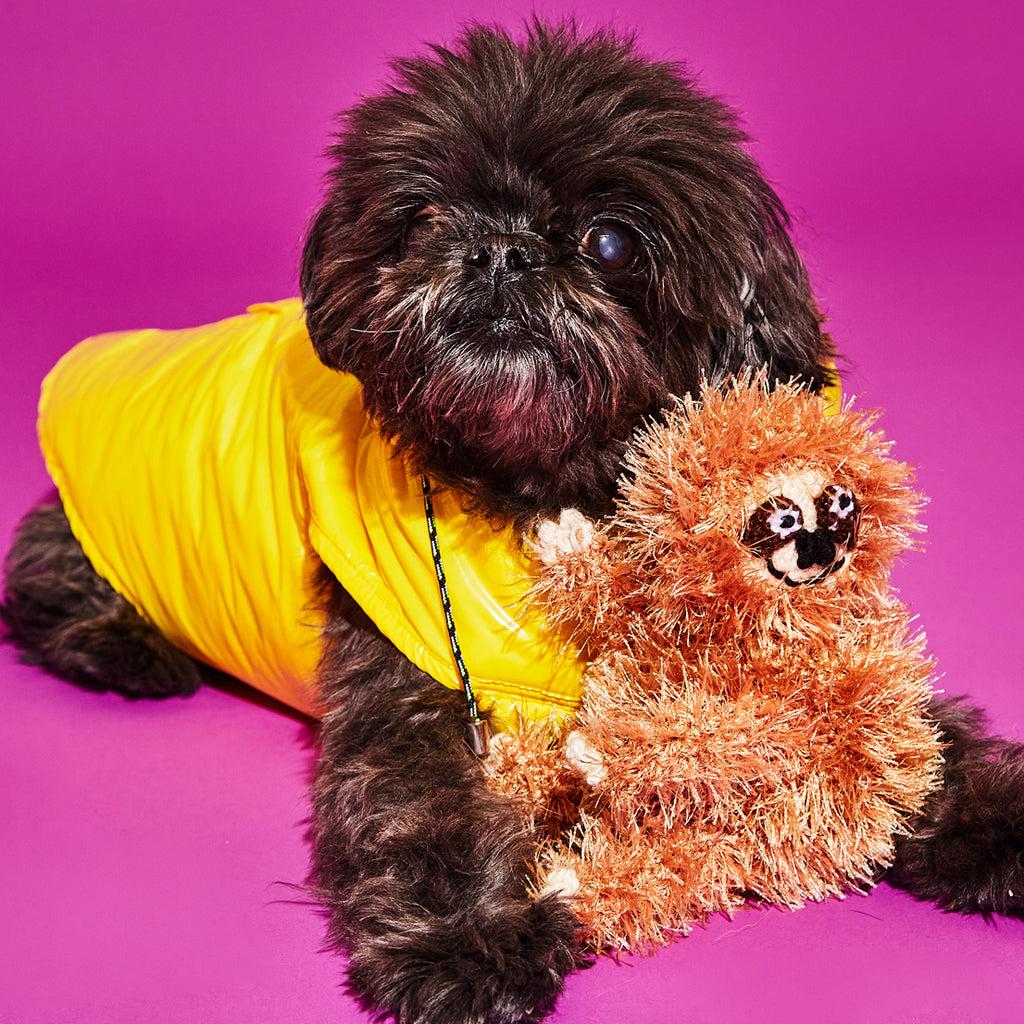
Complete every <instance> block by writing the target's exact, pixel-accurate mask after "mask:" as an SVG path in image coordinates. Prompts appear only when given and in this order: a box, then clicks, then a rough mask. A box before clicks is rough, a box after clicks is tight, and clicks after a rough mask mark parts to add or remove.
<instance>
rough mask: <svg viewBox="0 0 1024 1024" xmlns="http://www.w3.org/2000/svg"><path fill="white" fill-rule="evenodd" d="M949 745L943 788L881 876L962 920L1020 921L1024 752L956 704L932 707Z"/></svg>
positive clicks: (1023, 870)
mask: <svg viewBox="0 0 1024 1024" xmlns="http://www.w3.org/2000/svg"><path fill="white" fill-rule="evenodd" d="M930 713H931V715H932V717H933V718H934V719H935V721H936V723H937V724H938V726H939V729H940V732H941V737H942V740H943V742H944V743H945V744H946V747H945V750H944V753H943V756H944V760H945V763H944V766H943V785H942V787H941V788H940V789H938V790H937V791H936V792H935V793H933V794H932V795H931V796H930V797H929V798H928V802H927V804H926V805H925V810H924V814H922V815H921V817H920V818H919V819H918V820H917V821H916V822H915V823H914V831H913V833H912V834H911V835H910V836H907V837H904V838H902V839H900V840H898V841H897V844H896V860H895V862H894V864H893V866H892V867H891V868H890V869H889V871H888V873H887V874H886V875H885V876H884V877H885V878H886V880H887V881H888V882H890V883H891V884H892V885H895V886H897V887H898V888H901V889H906V890H907V891H908V892H910V893H912V894H913V895H915V896H916V897H918V899H922V900H932V901H934V902H936V903H938V904H939V906H940V907H942V908H943V909H944V910H951V911H958V912H959V913H963V914H984V915H986V916H987V915H989V914H1005V915H1007V916H1009V917H1018V918H1024V745H1022V744H1020V743H1014V742H1012V741H1010V740H1005V739H1000V738H998V737H993V736H990V735H988V734H987V733H986V731H985V720H984V716H983V715H982V713H981V712H980V711H978V710H977V709H976V708H972V707H971V706H969V705H967V704H963V703H961V702H960V701H959V700H950V699H943V700H938V699H937V700H933V701H932V705H931V708H930Z"/></svg>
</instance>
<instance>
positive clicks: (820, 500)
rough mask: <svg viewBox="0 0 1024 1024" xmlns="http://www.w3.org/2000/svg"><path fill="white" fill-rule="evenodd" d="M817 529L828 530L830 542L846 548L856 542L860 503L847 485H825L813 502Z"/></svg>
mask: <svg viewBox="0 0 1024 1024" xmlns="http://www.w3.org/2000/svg"><path fill="white" fill-rule="evenodd" d="M814 509H815V512H816V513H817V516H818V529H819V530H828V532H829V534H830V535H831V538H832V543H833V544H835V545H837V546H842V547H845V548H846V549H847V550H849V549H850V548H852V547H854V546H855V545H856V543H857V532H858V530H859V528H860V505H859V504H858V502H857V497H856V495H855V494H854V493H853V491H851V490H850V488H849V487H842V486H840V485H839V484H833V485H832V486H831V487H826V488H825V490H823V491H822V492H821V494H819V495H818V497H817V499H816V500H815V502H814Z"/></svg>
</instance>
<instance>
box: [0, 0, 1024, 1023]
mask: <svg viewBox="0 0 1024 1024" xmlns="http://www.w3.org/2000/svg"><path fill="white" fill-rule="evenodd" d="M645 6H646V9H643V8H642V7H641V8H630V10H629V13H624V12H623V8H622V7H621V6H620V5H619V4H617V3H612V2H608V0H588V2H587V3H586V4H584V3H578V4H576V8H575V12H576V13H577V14H578V15H579V16H580V17H581V20H582V21H583V23H584V24H598V23H604V22H606V21H609V20H614V21H615V22H616V23H617V24H619V25H620V26H622V27H626V28H629V27H633V28H636V29H637V30H638V32H639V35H640V38H641V40H642V44H643V46H644V47H645V48H646V49H647V50H648V51H650V52H653V53H655V54H657V55H659V56H667V57H671V58H679V59H687V60H689V61H691V62H692V64H693V66H694V67H696V68H698V69H701V72H702V78H703V81H704V83H705V84H706V85H707V87H708V88H710V89H711V90H713V91H715V92H717V93H720V94H722V95H724V96H726V97H728V98H729V99H730V100H732V101H734V102H735V103H736V104H737V105H738V106H739V108H740V110H741V111H742V113H743V116H744V118H745V121H746V123H747V125H748V127H749V129H750V131H751V132H752V134H753V136H754V137H755V139H756V144H755V152H756V153H757V155H758V156H759V158H760V159H761V160H762V162H763V164H764V165H765V167H766V169H767V172H768V174H769V176H770V177H771V178H772V179H773V180H774V181H775V182H776V183H777V184H778V187H779V190H780V192H781V193H782V195H783V197H784V199H785V200H786V202H787V203H788V204H789V206H790V208H791V209H792V210H793V212H794V215H795V217H796V220H797V234H798V238H799V242H800V244H801V246H802V248H803V250H804V252H805V253H806V256H807V260H808V264H809V266H810V269H811V274H812V278H813V280H814V282H815V284H816V287H817V290H818V292H819V294H820V296H821V301H822V304H823V306H824V308H825V310H826V311H827V312H828V314H829V315H830V316H831V318H832V329H833V331H834V334H835V336H836V338H837V340H838V342H839V344H840V346H841V348H842V350H843V352H844V353H845V354H846V355H847V356H848V357H849V359H850V369H849V371H848V373H847V383H846V386H847V391H848V393H850V394H856V395H858V396H860V400H861V403H862V404H865V405H879V406H883V407H885V408H887V409H888V413H887V415H886V417H885V420H884V422H885V424H886V426H887V429H888V431H889V433H890V435H891V436H893V437H894V438H896V439H897V449H896V450H897V452H898V454H899V455H900V456H902V457H904V458H907V459H910V460H912V461H914V462H916V463H917V464H918V465H919V466H920V474H919V479H920V482H921V484H922V485H923V487H924V488H925V489H926V490H927V492H928V493H929V494H930V495H931V498H932V503H931V505H930V507H929V509H928V512H927V522H928V525H929V537H930V543H929V550H928V551H927V553H925V554H923V555H915V556H913V557H912V558H911V559H910V560H909V561H908V562H907V563H906V565H905V566H904V567H902V568H901V569H900V571H899V577H898V578H899V583H900V585H901V588H902V593H903V595H904V597H905V599H906V600H908V601H910V602H911V603H912V604H913V605H914V607H915V608H916V610H917V612H918V613H919V614H920V617H921V622H922V624H923V625H924V626H925V628H926V629H927V631H928V634H929V636H930V639H931V645H932V648H933V649H934V651H935V653H936V654H937V656H938V657H939V659H940V660H941V664H942V668H943V671H944V673H945V679H944V681H943V685H944V686H946V687H947V688H948V690H949V691H950V692H963V691H969V692H971V693H972V694H974V695H975V696H976V697H977V698H978V699H979V700H980V701H981V702H983V703H984V704H985V705H986V706H987V707H988V708H989V709H990V711H991V714H992V718H993V720H994V723H995V725H996V726H997V728H998V729H999V730H1000V731H1001V732H1003V733H1005V734H1007V735H1011V736H1014V737H1016V738H1018V739H1024V693H1022V692H1021V691H1020V689H1019V688H1018V680H1019V677H1020V672H1019V665H1018V663H1019V655H1018V654H1014V647H1015V645H1016V642H1017V641H1018V640H1019V638H1020V634H1021V628H1020V622H1021V601H1020V598H1019V596H1018V595H1019V580H1020V578H1021V575H1022V572H1024V565H1022V561H1024V557H1022V544H1021V536H1022V527H1021V524H1020V521H1019V520H1020V517H1021V509H1022V508H1024V494H1022V476H1024V474H1022V465H1021V426H1020V413H1019V407H1020V401H1019V398H1018V396H1017V394H1016V393H1015V392H1016V387H1017V383H1018V380H1019V378H1020V376H1021V372H1022V362H1024V356H1022V342H1024V330H1022V326H1021V319H1022V312H1021V278H1022V271H1024V261H1022V259H1021V255H1020V253H1021V236H1022V232H1024V203H1022V198H1021V196H1022V190H1024V159H1022V158H1024V141H1022V128H1021V125H1022V116H1021V110H1020V103H1021V99H1022V91H1024V90H1022V79H1021V75H1020V71H1019V66H1020V63H1021V59H1020V40H1021V38H1022V29H1024V25H1022V24H1021V23H1020V20H1019V16H1018V15H1016V14H1014V13H1012V12H1014V11H1015V10H1016V9H1018V8H1019V3H1017V2H1016V0H1002V2H1000V0H983V2H970V3H968V2H966V0H964V2H953V3H950V2H942V0H929V2H918V0H905V2H902V3H895V4H894V3H893V2H892V0H884V2H880V0H867V2H860V3H857V4H851V3H848V2H845V0H844V2H837V0H824V2H823V0H814V2H812V0H791V2H786V3H765V2H763V0H693V2H689V3H686V4H680V3H678V2H675V0H673V2H665V3H662V2H659V0H650V2H649V3H648V4H646V5H645ZM531 9H537V10H539V11H540V12H541V13H547V14H556V15H557V14H564V13H573V11H574V8H573V6H572V3H571V0H569V2H567V3H566V5H565V6H555V5H549V4H548V3H546V2H543V0H542V2H539V3H537V4H533V3H530V2H527V0H512V2H511V3H506V4H498V3H487V2H477V3H467V2H462V0H445V2H440V3H433V4H423V3H422V2H419V3H411V2H406V0H400V2H391V3H383V2H379V0H377V2H373V3H370V2H367V0H357V2H354V3H349V4H333V3H327V2H316V0H289V2H284V0H267V2H263V3H253V2H251V0H246V2H243V0H217V2H216V3H214V2H213V0H208V2H202V0H185V2H182V3H177V4H168V3H164V2H160V3H156V2H153V0H123V2H117V0H106V2H99V0H94V2H91V3H84V4H83V3H80V2H70V0H51V2H49V3H37V2H34V0H7V2H5V3H4V4H3V5H2V7H0V68H2V69H3V70H2V72H0V74H2V76H3V85H2V88H0V125H2V129H0V139H2V142H0V146H2V153H3V156H2V159H0V265H2V274H0V288H2V289H3V295H2V300H0V352H2V357H0V367H2V369H0V396H2V398H0V429H2V430H3V436H4V438H5V441H6V443H5V444H4V445H3V447H2V449H0V480H2V486H0V543H3V544H4V546H5V547H6V543H7V539H8V538H9V535H10V531H11V530H12V529H13V526H14V524H15V522H16V520H17V518H18V517H19V516H20V515H21V514H22V513H23V512H24V511H25V510H26V509H27V508H28V507H29V505H31V504H32V502H34V501H35V500H36V499H37V498H39V497H40V496H41V495H42V494H43V492H44V490H45V489H46V486H47V484H46V478H45V474H44V472H43V468H42V464H41V461H40V459H39V457H38V455H37V453H36V448H35V442H34V437H33V408H34V403H35V395H36V390H37V387H38V383H39V380H40V378H41V377H42V375H43V373H44V372H45V370H46V369H47V368H48V366H49V365H50V364H51V363H52V362H53V361H54V360H55V358H56V357H57V356H58V355H59V354H60V353H61V352H62V351H63V350H64V349H66V348H67V347H69V346H70V345H71V344H72V343H73V342H75V341H76V340H77V339H79V338H81V337H83V336H85V335H86V334H88V333H91V332H95V331H98V330H103V329H114V328H118V327H134V326H143V325H150V324H153V325H158V326H183V325H188V324H195V323H201V322H204V321H205V320H208V319H211V318H214V317H219V316H224V315H228V314H231V313H234V312H236V311H238V310H240V309H241V308H242V307H243V306H244V305H245V304H246V303H248V302H251V301H255V300H260V299H267V298H277V297H280V296H283V295H288V294H291V293H293V292H294V291H295V288H296V285H295V279H296V271H295V268H296V263H297V257H298V252H299V244H300V237H301V233H302V230H303V225H304V223H305V221H306V218H307V217H308V216H309V214H310V212H311V211H312V210H313V209H314V206H315V204H316V202H317V196H318V192H319V176H320V174H321V172H322V169H323V164H322V163H321V161H320V158H319V154H320V152H321V150H322V147H323V146H324V143H325V141H326V136H327V132H328V130H329V128H330V125H331V119H332V115H333V113H334V111H335V110H337V109H339V108H341V107H342V106H344V105H346V104H348V103H349V102H350V101H351V100H352V99H353V97H355V96H356V95H358V94H360V93H362V92H365V91H367V90H371V89H374V88H375V87H376V86H377V85H378V84H379V82H380V81H381V79H382V76H383V67H382V62H383V60H384V59H385V58H387V57H388V56H389V55H401V54H403V53H405V52H407V51H409V50H410V49H412V48H414V47H416V46H417V44H418V43H419V41H421V40H447V39H450V38H451V37H452V35H453V33H454V32H455V30H456V26H457V25H458V24H459V23H460V22H462V21H463V20H465V19H467V18H476V19H480V20H493V19H500V20H502V21H505V22H507V23H510V24H517V23H518V22H519V20H520V19H521V18H522V17H523V16H524V15H527V14H529V12H530V10H531ZM0 704H2V710H0V778H2V782H0V829H2V834H0V1021H2V1022H4V1024H7V1022H10V1024H58V1022H74V1024H121V1022H127V1021H146V1022H147V1024H182V1022H192V1021H201V1022H203V1024H251V1022H259V1024H275V1022H285V1021H287V1022H302V1024H317V1022H321V1021H323V1022H327V1021H332V1022H336V1024H337V1022H343V1021H352V1022H356V1021H360V1020H362V1019H363V1018H362V1017H361V1015H360V1014H359V1012H358V1011H357V1009H356V1007H355V1006H354V1004H353V1003H352V1002H351V1001H350V1000H348V999H347V998H346V997H345V996H344V995H343V994H341V992H340V991H339V978H340V973H339V970H338V965H337V963H336V962H335V960H334V959H333V958H332V957H331V956H328V955H324V954H321V953H318V952H317V948H318V944H319V942H320V940H321V936H322V926H321V921H320V919H319V917H318V915H317V913H316V912H315V911H314V910H312V909H311V908H309V907H308V906H306V905H304V904H303V903H302V901H301V898H299V897H298V894H297V893H296V892H295V891H293V890H292V889H291V888H289V883H297V882H301V881H302V879H303V877H304V873H305V865H306V859H307V845H306V840H305V838H304V824H303V820H304V818H305V815H306V813H307V803H306V795H305V791H306V785H307V782H308V779H309V776H310V770H311V765H312V760H313V755H312V752H311V749H310V743H309V734H308V733H307V730H306V728H305V727H304V726H303V725H302V724H301V723H300V722H299V721H297V720H294V719H292V718H290V717H288V716H286V715H283V714H281V713H279V712H276V711H270V710H267V709H266V708H263V707H261V706H259V705H258V704H256V703H254V702H250V701H248V700H246V699H243V698H240V697H239V696H238V695H233V694H228V693H223V692H219V691H212V690H211V691H207V692H204V693H202V694H200V695H199V696H198V697H196V698H194V699H193V700H190V701H171V702H168V703H163V704H153V705H148V706H139V705H128V704H126V703H124V702H122V701H121V700H119V699H117V698H114V697H100V696H93V695H88V694H84V693H80V692H78V691H76V690H74V689H73V688H71V687H69V686H67V685H65V684H62V683H60V682H58V681H56V680H54V679H52V678H49V677H48V676H46V675H45V674H43V673H41V672H38V671H35V670H32V669H29V668H26V667H23V666H21V665H18V664H17V663H16V662H15V660H14V657H13V654H12V652H11V651H10V650H9V649H4V650H2V651H0ZM1022 1007H1024V924H1022V923H1020V922H1011V921H1002V922H1000V923H999V924H998V926H990V925H987V924H985V923H984V922H982V921H980V920H968V919H960V918H955V917H950V916H944V915H942V914H940V913H938V912H937V911H935V910H933V909H932V908H930V907H927V906H923V905H918V904H916V903H914V902H913V901H912V900H910V899H909V898H907V897H905V896H904V895H902V894H900V893H897V892H895V891H893V890H890V889H888V888H887V887H885V886H882V887H880V888H879V889H878V890H876V891H875V892H874V893H872V894H871V895H870V896H868V897H866V898H859V897H851V898H849V899H847V900H846V901H842V902H839V901H833V902H829V903H826V904H823V905H815V906H812V907H809V908H807V909H805V910H802V911H800V912H797V913H786V912H779V911H764V912H760V913H757V912H751V913H746V914H742V915H739V916H738V917H737V918H736V919H735V920H733V921H731V922H730V921H727V920H724V919H722V920H716V921H714V922H713V923H712V924H711V925H710V926H709V927H708V928H707V929H706V930H705V931H701V932H697V933H695V934H694V935H693V936H691V937H690V938H688V939H686V940H684V941H682V942H680V943H678V944H677V945H676V946H674V947H673V948H671V949H669V950H666V951H664V952H662V953H660V954H659V955H657V956H656V957H654V958H651V959H644V960H637V961H633V962H630V963H629V964H628V965H623V966H617V965H615V964H613V963H610V962H603V963H602V964H601V965H599V966H598V967H596V968H595V969H594V970H592V971H590V972H587V973H585V974H582V975H579V976H577V977H575V978H573V979H572V980H571V981H570V983H569V986H568V991H567V994H566V996H565V998H564V1000H563V1002H562V1004H561V1008H560V1010H559V1011H558V1014H557V1021H558V1022H560V1024H584V1022H586V1024H605V1022H608V1024H611V1022H616V1024H621V1022H623V1021H627V1022H628V1021H638V1020H642V1021H644V1022H645V1024H662V1022H665V1024H668V1022H685V1021H699V1022H716V1021H753V1020H757V1021H765V1022H776V1021H780V1022H781V1021H785V1022H803V1021H807V1022H812V1021H813V1022H818V1021H823V1020H828V1021H832V1022H839V1024H843V1022H851V1024H857V1022H889V1021H943V1022H945V1021H978V1022H990V1021H1011V1020H1019V1019H1020V1017H1021V1009H1022ZM438 1024H444V1022H438Z"/></svg>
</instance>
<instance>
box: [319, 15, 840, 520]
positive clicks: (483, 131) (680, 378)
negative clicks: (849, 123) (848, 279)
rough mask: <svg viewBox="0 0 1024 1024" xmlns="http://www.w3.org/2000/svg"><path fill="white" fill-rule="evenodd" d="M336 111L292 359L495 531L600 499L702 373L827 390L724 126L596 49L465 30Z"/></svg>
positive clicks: (588, 42) (772, 203)
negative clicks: (322, 372)
mask: <svg viewBox="0 0 1024 1024" xmlns="http://www.w3.org/2000/svg"><path fill="white" fill-rule="evenodd" d="M395 67H396V73H397V83H396V85H395V87H394V88H392V89H391V90H389V91H387V92H385V93H383V94H382V95H379V96H376V97H372V98H370V99H366V100H364V101H363V102H361V103H360V104H358V105H357V106H356V107H355V108H354V109H352V110H351V111H349V112H348V114H347V115H345V118H344V125H343V130H342V132H341V134H340V135H339V138H338V141H337V143H336V145H334V146H333V147H332V150H331V153H332V156H333V158H334V160H335V164H334V167H333V169H332V172H331V178H330V189H329V193H328V196H327V199H326V202H325V204H324V206H323V208H322V209H321V211H320V212H319V214H318V215H317V217H316V218H315V220H314V222H313V225H312V227H311V229H310V232H309V236H308V238H307V242H306V247H305V251H304V254H303V266H302V291H303V297H304V301H305V306H306V312H307V320H308V325H309V330H310V334H311V337H312V339H313V343H314V345H315V347H316V350H317V352H318V353H319V355H320V358H321V359H322V360H323V361H324V362H325V363H326V364H327V365H328V366H331V367H335V368H337V369H340V370H345V371H348V372H350V373H353V374H355V375H356V376H357V377H358V378H359V379H360V381H361V382H362V386H363V396H364V401H365V404H366V407H367V410H368V412H369V413H370V414H371V415H372V416H373V417H374V419H375V420H376V422H377V424H378V425H379V428H380V429H381V431H382V432H383V433H384V434H385V435H386V436H388V437H390V438H392V439H393V440H394V441H395V442H396V444H397V445H398V447H399V448H400V450H402V451H403V452H405V453H406V454H407V455H408V456H409V457H411V459H412V460H413V463H414V464H415V465H416V467H417V468H418V469H420V470H423V471H426V472H429V473H430V474H432V475H433V476H434V477H435V478H436V479H438V480H439V481H441V482H442V483H447V484H451V485H454V486H456V487H458V488H460V489H461V490H462V491H463V492H464V493H466V494H468V495H470V496H471V497H472V500H473V501H475V502H476V504H477V505H478V506H479V507H481V508H483V509H484V510H486V511H488V512H491V513H497V514H504V515H509V516H513V517H520V518H522V517H525V516H527V515H530V514H533V513H537V512H541V513H547V514H553V513H554V512H556V511H557V509H558V508H560V507H562V506H565V505H575V506H576V507H578V508H582V509H583V510H585V511H587V512H588V513H590V514H594V515H598V514H601V513H603V512H605V511H606V510H607V509H608V508H609V507H610V505H611V502H612V500H613V496H614V490H615V479H616V476H617V475H618V472H619V461H620V458H621V455H622V451H623V446H624V443H625V442H626V440H627V439H628V438H629V436H630V434H631V433H632V431H633V429H634V427H635V426H636V425H637V424H638V423H639V422H641V421H642V420H643V419H644V418H646V417H648V416H651V415H653V414H656V413H657V412H658V411H659V410H660V409H662V408H663V407H664V406H665V405H666V404H668V402H669V400H670V396H671V395H683V394H686V393H688V392H691V391H696V390H697V388H698V386H699V381H700V378H701V376H702V375H704V376H710V377H712V378H716V377H720V376H724V375H726V374H731V373H733V372H735V371H737V370H739V369H740V368H741V366H742V365H744V364H748V365H756V366H767V368H768V375H769V378H770V379H772V380H775V379H780V380H785V379H788V378H790V377H793V376H800V377H802V378H804V379H805V380H807V381H809V382H810V384H811V385H812V387H815V388H817V387H819V386H821V384H822V383H823V382H824V381H825V380H826V379H827V377H828V370H827V369H826V368H825V365H826V364H827V359H828V356H829V354H830V353H829V345H828V342H827V339H826V338H825V336H823V335H822V334H821V331H820V328H819V323H818V317H817V315H816V311H815V306H814V302H813V299H812V296H811V293H810V289H809V287H808V283H807V277H806V273H805V271H804V268H803V266H802V264H801V262H800V260H799V258H798V257H797V255H796V253H795V252H794V250H793V247H792V245H791V243H790V240H789V238H788V236H787V234H786V214H785V212H784V210H783V209H782V206H781V204H780V202H779V200H778V198H777V197H776V195H775V194H774V192H773V191H772V189H771V188H770V187H769V186H768V185H767V184H766V182H765V181H764V179H763V178H762V176H761V174H760V172H759V170H758V168H757V166H756V164H755V163H754V162H753V160H752V159H751V158H750V157H749V156H748V155H747V154H746V153H745V151H744V150H743V148H742V146H741V144H742V142H743V135H742V133H741V132H740V131H739V129H738V128H737V127H736V124H735V122H734V119H733V116H732V114H731V113H730V111H729V110H728V109H727V108H726V107H725V106H723V105H722V104H721V103H720V102H719V101H717V100H715V99H712V98H709V97H707V96H705V95H702V94H701V93H699V92H698V91H697V90H696V89H695V88H694V87H693V85H692V83H691V82H689V81H688V80H687V79H686V78H685V77H684V76H683V75H682V74H681V73H680V71H679V69H677V68H675V67H672V66H670V65H667V64H663V63H655V62H651V61H648V60H646V59H644V58H643V57H641V56H639V55H638V54H637V53H636V52H635V50H634V48H633V46H632V45H631V44H630V43H629V42H624V41H621V40H618V39H616V38H615V37H613V36H612V35H610V34H605V33H599V34H596V35H592V36H588V37H585V38H584V37H580V36H578V35H577V34H576V33H575V31H573V30H572V29H571V28H564V27H563V28H557V29H548V28H545V27H543V26H540V25H535V26H534V27H533V28H532V30H531V31H530V32H529V33H528V36H527V38H526V40H525V42H522V43H520V42H516V41H514V40H513V39H512V38H510V37H509V36H508V35H506V34H504V33H502V32H500V31H496V30H491V29H483V28H474V29H471V30H469V31H468V32H467V33H466V34H465V36H464V37H463V38H462V40H461V41H460V43H459V44H458V46H456V47H455V48H453V49H451V50H447V49H440V48H437V49H435V50H434V51H433V53H432V55H431V56H429V57H419V58H413V59H409V60H404V61H399V62H398V63H397V64H396V66H395Z"/></svg>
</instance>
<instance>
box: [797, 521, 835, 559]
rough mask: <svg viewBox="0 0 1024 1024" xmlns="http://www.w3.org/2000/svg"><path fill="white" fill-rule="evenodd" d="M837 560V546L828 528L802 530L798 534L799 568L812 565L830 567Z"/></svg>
mask: <svg viewBox="0 0 1024 1024" xmlns="http://www.w3.org/2000/svg"><path fill="white" fill-rule="evenodd" d="M835 560H836V546H835V544H833V543H832V538H831V537H829V535H828V531H827V530H814V531H810V530H802V531H801V532H800V533H798V534H797V535H796V565H797V568H798V569H810V568H811V567H812V566H821V567H822V568H823V569H825V568H828V566H830V565H832V564H833V563H834V562H835Z"/></svg>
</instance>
